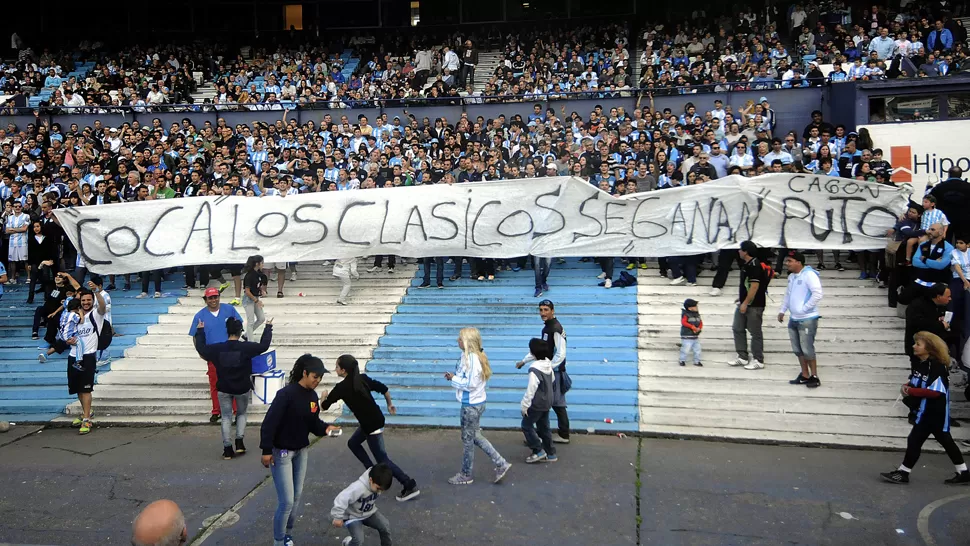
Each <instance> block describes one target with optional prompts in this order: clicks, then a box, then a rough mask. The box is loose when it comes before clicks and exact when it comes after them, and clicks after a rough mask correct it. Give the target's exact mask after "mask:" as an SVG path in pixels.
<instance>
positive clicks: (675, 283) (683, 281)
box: [670, 277, 687, 286]
mask: <svg viewBox="0 0 970 546" xmlns="http://www.w3.org/2000/svg"><path fill="white" fill-rule="evenodd" d="M686 283H687V278H686V277H677V278H676V279H674V280H672V281H670V286H679V285H681V284H686Z"/></svg>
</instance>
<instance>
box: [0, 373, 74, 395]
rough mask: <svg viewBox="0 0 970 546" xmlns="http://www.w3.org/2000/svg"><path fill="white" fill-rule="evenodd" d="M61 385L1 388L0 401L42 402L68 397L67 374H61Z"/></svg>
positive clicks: (7, 386) (5, 386)
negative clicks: (43, 400)
mask: <svg viewBox="0 0 970 546" xmlns="http://www.w3.org/2000/svg"><path fill="white" fill-rule="evenodd" d="M61 378H62V383H61V384H60V385H44V386H34V387H30V388H23V387H17V386H9V385H4V386H0V400H6V401H10V400H41V399H53V398H62V397H66V396H67V372H66V371H64V372H61Z"/></svg>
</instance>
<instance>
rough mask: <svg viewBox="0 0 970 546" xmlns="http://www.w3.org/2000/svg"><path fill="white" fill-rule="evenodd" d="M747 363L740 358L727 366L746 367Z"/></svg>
mask: <svg viewBox="0 0 970 546" xmlns="http://www.w3.org/2000/svg"><path fill="white" fill-rule="evenodd" d="M747 365H748V361H747V360H745V359H743V358H741V357H740V356H739V357H737V358H735V359H734V360H731V361H729V362H728V366H747Z"/></svg>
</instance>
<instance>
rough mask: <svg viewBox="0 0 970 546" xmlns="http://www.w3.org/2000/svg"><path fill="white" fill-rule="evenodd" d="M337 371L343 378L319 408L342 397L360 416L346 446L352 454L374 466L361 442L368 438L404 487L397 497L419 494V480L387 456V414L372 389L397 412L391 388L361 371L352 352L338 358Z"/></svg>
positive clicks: (329, 404)
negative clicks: (385, 430)
mask: <svg viewBox="0 0 970 546" xmlns="http://www.w3.org/2000/svg"><path fill="white" fill-rule="evenodd" d="M335 371H336V373H337V375H338V376H340V377H342V378H343V381H341V382H340V383H337V384H336V385H334V387H333V390H331V391H330V394H329V395H327V399H326V400H324V401H323V402H321V404H320V407H321V408H322V409H323V410H324V411H326V410H328V409H330V406H332V405H334V404H335V403H337V401H340V400H342V401H343V402H344V404H346V405H347V408H348V409H349V410H350V411H351V412H352V413H353V414H354V417H356V418H357V421H358V422H359V423H360V426H358V427H357V430H355V431H354V433H353V434H352V435H351V436H350V440H348V441H347V447H349V448H350V451H351V453H353V454H354V456H355V457H357V460H358V461H360V462H361V464H363V465H364V468H370V467H372V466H374V462H373V461H371V458H370V456H369V455H367V452H366V451H364V446H363V445H362V444H363V443H364V441H365V440H366V441H367V447H369V448H370V451H371V453H373V454H374V459H376V460H377V462H378V463H385V464H387V466H389V467H391V471H392V472H393V473H394V479H396V480H397V481H398V482H400V483H401V485H402V486H403V487H404V489H402V490H401V494H400V495H398V496H397V497H396V498H397V500H398V501H402V502H403V501H406V500H411V499H413V498H414V497H417V496H418V495H420V494H421V491H420V490H419V489H418V482H416V481H415V480H414V479H413V478H411V477H410V476H408V475H407V474H405V473H404V471H403V470H401V468H400V467H399V466H397V465H396V464H394V461H392V460H391V459H390V457H388V456H387V451H385V449H384V413H382V412H381V408H380V406H378V405H377V402H375V401H374V397H373V396H372V395H371V391H373V392H377V393H379V394H383V395H384V399H385V400H386V401H387V411H389V412H390V413H391V415H394V414H395V413H397V408H395V407H394V403H393V402H392V401H391V393H390V391H388V389H387V385H385V384H383V383H381V382H380V381H377V380H376V379H371V378H370V377H367V374H364V373H361V371H360V366H359V365H358V364H357V359H356V358H354V357H353V356H351V355H341V356H340V357H339V358H337V367H336V370H335Z"/></svg>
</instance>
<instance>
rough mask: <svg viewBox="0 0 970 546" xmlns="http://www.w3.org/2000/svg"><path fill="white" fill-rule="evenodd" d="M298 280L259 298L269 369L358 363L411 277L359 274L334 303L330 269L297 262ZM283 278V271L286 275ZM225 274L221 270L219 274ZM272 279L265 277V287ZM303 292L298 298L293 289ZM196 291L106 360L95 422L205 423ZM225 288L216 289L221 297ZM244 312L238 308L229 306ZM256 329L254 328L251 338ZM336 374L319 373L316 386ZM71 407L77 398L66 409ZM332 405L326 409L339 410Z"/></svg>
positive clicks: (256, 411)
mask: <svg viewBox="0 0 970 546" xmlns="http://www.w3.org/2000/svg"><path fill="white" fill-rule="evenodd" d="M298 271H299V273H298V278H299V280H298V281H292V282H291V281H289V280H287V281H286V287H285V288H284V291H285V293H286V294H287V296H286V297H285V298H281V299H280V298H275V297H273V294H272V293H271V294H270V297H268V298H266V306H265V311H266V314H267V316H270V317H273V319H274V320H273V324H274V326H275V330H276V331H275V332H274V333H275V334H276V335H275V336H274V340H273V344H272V346H271V347H272V348H273V349H274V350H276V354H277V360H278V365H277V368H278V369H281V370H283V371H285V372H289V370H290V368H291V367H292V365H293V362H295V361H296V359H297V358H299V356H300V355H303V354H305V353H311V354H314V355H315V356H318V357H319V358H321V359H322V360H323V361H324V362H325V364H326V365H327V366H328V368H332V367H333V362H334V360H336V358H337V357H338V356H340V355H341V354H345V353H349V354H353V355H354V356H356V357H357V358H358V359H359V360H360V362H361V363H362V364H363V365H365V366H366V363H367V361H368V359H369V358H370V355H371V354H372V353H373V350H374V348H375V347H376V345H377V342H378V340H379V339H380V337H381V335H383V332H384V331H385V329H386V327H387V325H388V324H389V323H390V319H391V315H392V314H393V313H394V311H395V310H396V308H397V305H398V303H399V302H400V301H401V298H402V297H403V296H404V294H405V292H406V290H407V287H408V286H410V284H411V279H412V278H413V276H414V266H402V267H399V268H398V269H397V270H396V271H395V273H394V274H393V275H388V274H386V273H381V274H377V273H375V274H366V273H362V275H365V276H364V278H362V279H361V280H360V281H359V283H357V284H356V286H355V291H354V292H351V302H352V305H349V306H340V305H337V304H336V303H335V300H336V295H337V294H338V293H339V291H340V281H339V280H338V279H336V278H334V277H333V276H332V274H331V272H332V267H330V266H323V265H320V264H299V265H298ZM287 278H288V277H287ZM227 279H228V276H227ZM274 288H275V283H270V286H269V289H270V290H271V292H275V290H273V289H274ZM301 291H302V292H304V294H305V296H304V297H299V296H297V294H298V293H299V292H301ZM201 296H202V291H201V290H198V289H194V290H190V291H189V296H186V297H182V298H179V300H178V303H177V304H176V305H173V306H171V307H170V308H169V310H168V313H167V314H165V315H162V316H161V317H159V321H158V324H157V325H152V326H150V327H149V329H148V334H147V335H145V336H141V337H140V338H139V339H138V340H137V342H136V344H135V346H133V347H131V348H129V349H127V350H126V352H125V357H124V358H121V359H118V360H116V361H114V362H112V363H111V371H109V372H107V373H102V374H99V377H98V386H97V388H96V390H95V392H96V394H95V411H96V413H97V417H96V423H97V424H98V425H100V426H110V425H152V424H173V423H187V424H207V423H208V419H209V412H210V411H211V400H210V394H209V388H208V384H209V383H208V377H207V376H206V371H207V368H208V367H207V364H206V363H205V361H203V360H202V359H200V358H199V356H198V354H197V353H196V351H195V348H194V346H193V343H192V338H191V337H190V336H189V335H188V330H189V326H190V324H191V320H192V316H193V315H194V314H195V313H197V312H198V311H199V310H200V309H202V308H203V306H204V304H203V301H202V297H201ZM231 296H232V288H230V289H228V290H227V291H226V292H224V293H223V301H225V302H228V298H231ZM237 309H238V311H239V313H240V315H242V316H245V311H244V310H243V308H242V307H237ZM260 333H261V330H257V332H256V333H255V335H256V336H258V335H259V334H260ZM338 380H339V378H338V377H336V376H335V375H333V374H328V375H326V376H324V379H323V381H322V382H321V388H320V389H321V391H322V390H324V389H328V388H330V387H331V386H332V385H333V384H334V383H336V381H338ZM251 407H252V412H251V413H252V415H251V419H250V422H252V423H254V424H258V423H259V422H260V421H261V419H262V414H263V413H264V412H265V406H260V405H258V404H254V405H253V406H251ZM78 411H79V407H77V404H73V405H72V406H71V407H69V408H68V410H67V413H69V414H71V413H72V412H74V413H76V412H78ZM339 411H340V408H339V407H337V408H334V410H333V412H332V415H333V416H336V415H338V414H339Z"/></svg>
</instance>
